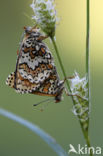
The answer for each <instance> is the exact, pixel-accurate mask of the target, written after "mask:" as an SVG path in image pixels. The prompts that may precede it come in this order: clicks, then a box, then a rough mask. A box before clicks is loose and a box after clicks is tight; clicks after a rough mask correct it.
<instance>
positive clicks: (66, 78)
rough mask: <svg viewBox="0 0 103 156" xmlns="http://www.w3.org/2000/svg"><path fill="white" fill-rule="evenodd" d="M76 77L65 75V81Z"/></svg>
mask: <svg viewBox="0 0 103 156" xmlns="http://www.w3.org/2000/svg"><path fill="white" fill-rule="evenodd" d="M74 78H75V76H69V77H65V78H64V82H65V81H66V80H68V79H74Z"/></svg>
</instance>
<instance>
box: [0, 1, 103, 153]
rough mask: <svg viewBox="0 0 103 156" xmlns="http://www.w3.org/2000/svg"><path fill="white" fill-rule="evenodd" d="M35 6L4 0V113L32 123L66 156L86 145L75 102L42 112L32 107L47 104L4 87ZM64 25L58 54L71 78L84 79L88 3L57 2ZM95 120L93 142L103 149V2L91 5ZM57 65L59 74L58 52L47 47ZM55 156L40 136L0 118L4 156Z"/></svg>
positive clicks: (0, 53) (0, 73) (0, 103)
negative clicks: (71, 149)
mask: <svg viewBox="0 0 103 156" xmlns="http://www.w3.org/2000/svg"><path fill="white" fill-rule="evenodd" d="M31 3H32V1H31V0H29V1H28V0H22V1H20V0H18V1H17V0H9V1H6V0H3V1H2V0H0V107H2V108H4V109H7V110H9V111H11V112H13V113H15V114H17V115H20V116H21V117H23V118H25V119H28V120H29V121H32V122H33V123H36V124H37V125H39V126H40V128H42V129H43V130H45V131H46V132H48V133H49V134H50V135H51V136H53V137H54V138H55V139H56V140H57V142H58V143H59V144H60V145H62V147H63V148H64V149H65V150H66V151H68V150H69V144H73V145H74V147H77V144H81V145H85V141H84V138H83V135H82V132H81V129H80V125H79V122H78V120H77V118H76V117H75V116H74V115H73V113H72V111H71V110H72V101H71V98H70V97H67V96H65V95H63V96H64V100H63V101H62V102H61V103H58V104H55V103H53V102H52V103H51V104H49V105H48V107H46V109H45V110H44V111H43V112H40V111H38V110H37V111H36V110H34V107H33V106H32V104H34V103H37V102H39V101H42V100H44V99H45V97H40V96H36V95H29V94H28V95H20V94H17V93H16V92H15V91H14V90H13V89H11V88H9V87H8V86H6V85H5V80H6V78H7V76H8V75H9V73H11V72H12V71H14V70H15V64H16V51H17V49H18V45H19V41H20V37H21V34H22V32H23V29H22V28H23V27H24V26H32V25H33V24H32V21H31V20H30V19H28V18H27V17H25V15H24V13H26V14H28V15H29V16H32V15H33V12H32V9H31V8H30V7H29V5H30V4H31ZM56 4H57V6H56V8H57V12H58V16H59V17H60V23H59V25H58V26H57V30H56V39H57V45H58V48H59V52H60V55H61V58H62V61H63V64H64V66H65V70H66V73H67V75H68V76H71V75H73V72H74V71H75V70H76V71H78V72H79V73H80V76H81V77H82V76H83V75H84V74H85V36H86V31H85V30H86V0H78V1H77V0H65V1H64V0H61V1H60V0H56ZM90 9H91V13H90V16H91V17H90V18H91V19H90V25H91V37H90V42H91V45H90V56H91V63H90V66H91V102H92V106H91V120H90V137H91V143H92V145H93V146H94V147H96V146H101V147H102V145H103V121H102V119H103V95H102V94H103V69H102V68H103V0H99V1H98V0H91V7H90ZM46 42H47V43H48V44H49V47H50V49H51V51H52V53H53V56H54V58H55V63H56V66H57V69H58V72H59V74H60V77H61V79H63V75H62V73H61V70H60V67H59V64H58V61H57V57H56V55H55V51H54V50H53V46H52V45H51V43H50V42H49V40H47V41H46ZM14 155H15V156H28V155H30V156H31V155H35V156H48V155H49V156H56V154H55V153H54V152H53V151H52V150H51V149H50V147H48V145H47V144H45V143H44V142H43V141H42V140H41V139H40V138H39V137H38V136H36V135H35V134H33V133H32V132H30V131H29V130H28V129H26V128H24V127H22V126H21V125H19V124H17V123H14V122H13V121H10V120H8V119H6V118H4V117H1V116H0V156H14Z"/></svg>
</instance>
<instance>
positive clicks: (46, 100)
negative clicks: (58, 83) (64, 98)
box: [33, 99, 54, 106]
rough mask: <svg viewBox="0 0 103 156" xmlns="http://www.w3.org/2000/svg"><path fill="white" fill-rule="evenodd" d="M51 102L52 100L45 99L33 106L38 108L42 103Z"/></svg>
mask: <svg viewBox="0 0 103 156" xmlns="http://www.w3.org/2000/svg"><path fill="white" fill-rule="evenodd" d="M52 100H54V99H46V100H43V101H41V102H38V103H36V104H34V105H33V106H38V105H40V104H41V103H44V102H47V101H48V102H49V101H52Z"/></svg>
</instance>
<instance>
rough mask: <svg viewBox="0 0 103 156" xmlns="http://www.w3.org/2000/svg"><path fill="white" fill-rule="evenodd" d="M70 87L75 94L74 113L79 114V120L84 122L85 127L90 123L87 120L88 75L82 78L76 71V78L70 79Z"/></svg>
mask: <svg viewBox="0 0 103 156" xmlns="http://www.w3.org/2000/svg"><path fill="white" fill-rule="evenodd" d="M70 89H71V93H72V94H73V95H78V96H73V100H74V104H75V105H74V106H73V113H74V114H75V115H76V116H78V118H79V120H81V122H83V123H84V126H85V128H87V127H86V126H87V125H88V124H87V123H86V121H87V120H88V118H89V106H88V81H87V79H86V76H85V77H83V78H80V77H79V75H78V73H76V72H75V74H74V78H72V79H70Z"/></svg>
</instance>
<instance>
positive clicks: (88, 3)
mask: <svg viewBox="0 0 103 156" xmlns="http://www.w3.org/2000/svg"><path fill="white" fill-rule="evenodd" d="M86 16H87V19H86V23H87V28H86V29H87V30H86V33H87V35H86V74H87V81H88V101H89V102H88V107H90V50H89V49H90V48H89V44H90V1H89V0H87V15H86ZM88 125H89V120H88Z"/></svg>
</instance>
